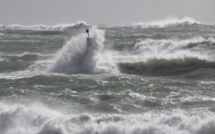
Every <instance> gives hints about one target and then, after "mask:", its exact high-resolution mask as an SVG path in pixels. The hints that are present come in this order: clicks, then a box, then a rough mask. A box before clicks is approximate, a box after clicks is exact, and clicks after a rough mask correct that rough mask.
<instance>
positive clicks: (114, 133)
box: [0, 102, 215, 134]
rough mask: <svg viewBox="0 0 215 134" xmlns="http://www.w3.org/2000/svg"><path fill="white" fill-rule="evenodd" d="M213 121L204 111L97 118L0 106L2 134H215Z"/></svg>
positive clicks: (33, 107)
mask: <svg viewBox="0 0 215 134" xmlns="http://www.w3.org/2000/svg"><path fill="white" fill-rule="evenodd" d="M62 111H63V110H62ZM214 119H215V117H214V115H213V113H211V112H209V111H206V110H204V109H193V110H190V111H183V110H173V111H169V112H162V111H159V112H156V111H150V112H146V113H142V114H139V115H132V114H130V115H118V114H111V115H109V114H100V115H94V114H87V113H85V114H83V113H80V114H73V113H70V114H66V112H64V113H63V112H61V111H60V110H58V111H55V110H53V109H51V108H48V107H46V106H44V105H41V104H32V105H30V106H25V105H20V104H16V105H13V104H5V103H2V102H1V103H0V121H1V123H0V130H1V134H14V133H16V134H107V133H108V134H125V133H126V134H139V133H144V134H145V133H146V134H170V133H174V134H213V133H214V130H215V122H214Z"/></svg>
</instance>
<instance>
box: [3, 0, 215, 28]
mask: <svg viewBox="0 0 215 134" xmlns="http://www.w3.org/2000/svg"><path fill="white" fill-rule="evenodd" d="M168 16H175V17H178V18H183V17H184V16H189V17H191V18H194V19H196V20H198V21H200V22H206V23H212V24H215V0H0V24H23V25H31V24H61V23H74V22H77V21H78V20H83V21H86V22H87V23H88V24H132V23H134V22H148V21H151V20H162V19H165V18H166V17H168Z"/></svg>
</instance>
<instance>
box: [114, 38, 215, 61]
mask: <svg viewBox="0 0 215 134" xmlns="http://www.w3.org/2000/svg"><path fill="white" fill-rule="evenodd" d="M208 43H211V44H213V43H215V40H214V39H213V38H209V39H205V38H202V37H196V38H191V39H186V40H180V41H178V40H152V39H147V40H143V41H140V42H137V43H136V44H135V45H134V48H133V50H132V51H131V52H130V53H125V54H120V53H118V54H116V56H115V60H116V61H118V62H128V63H129V62H131V63H133V62H147V61H148V60H151V59H166V60H171V59H185V58H198V59H201V60H208V61H214V60H215V55H214V52H213V50H214V47H213V46H212V45H210V46H208Z"/></svg>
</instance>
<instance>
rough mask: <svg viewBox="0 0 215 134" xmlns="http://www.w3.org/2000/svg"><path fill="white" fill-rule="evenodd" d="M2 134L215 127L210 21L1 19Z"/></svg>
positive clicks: (211, 132)
mask: <svg viewBox="0 0 215 134" xmlns="http://www.w3.org/2000/svg"><path fill="white" fill-rule="evenodd" d="M86 29H89V36H90V40H91V45H90V46H89V44H88V42H87V38H88V35H87V34H86ZM0 134H215V25H213V24H204V23H202V22H199V21H197V20H194V19H192V18H189V17H185V18H182V19H166V20H160V21H154V22H149V23H142V22H141V23H134V24H131V25H91V24H88V23H86V22H84V21H80V22H77V23H74V24H60V25H15V24H14V25H0Z"/></svg>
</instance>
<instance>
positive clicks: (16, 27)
mask: <svg viewBox="0 0 215 134" xmlns="http://www.w3.org/2000/svg"><path fill="white" fill-rule="evenodd" d="M82 26H88V24H87V23H86V22H84V21H78V22H77V23H74V24H59V25H43V24H41V25H29V26H24V25H17V24H12V25H0V30H8V29H10V30H52V31H63V30H66V29H70V28H74V27H82Z"/></svg>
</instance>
